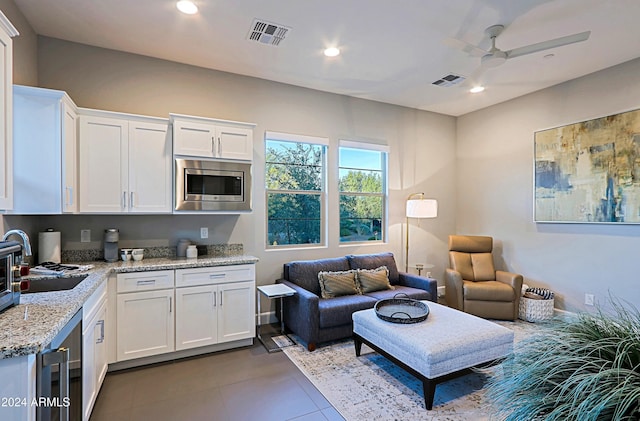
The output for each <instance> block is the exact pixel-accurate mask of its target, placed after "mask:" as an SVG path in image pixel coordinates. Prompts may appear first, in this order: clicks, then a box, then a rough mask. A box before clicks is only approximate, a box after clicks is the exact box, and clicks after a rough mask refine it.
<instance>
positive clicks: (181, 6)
mask: <svg viewBox="0 0 640 421" xmlns="http://www.w3.org/2000/svg"><path fill="white" fill-rule="evenodd" d="M176 7H177V8H178V10H179V11H181V12H182V13H185V14H187V15H195V14H196V13H198V6H196V4H195V3H194V2H192V1H190V0H180V1H179V2H177V3H176Z"/></svg>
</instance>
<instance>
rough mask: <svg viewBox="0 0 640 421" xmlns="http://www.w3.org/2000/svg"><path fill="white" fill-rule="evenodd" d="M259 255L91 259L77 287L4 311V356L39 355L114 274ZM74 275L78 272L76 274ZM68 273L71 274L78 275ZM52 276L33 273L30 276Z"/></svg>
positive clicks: (247, 260)
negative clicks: (111, 260) (89, 265)
mask: <svg viewBox="0 0 640 421" xmlns="http://www.w3.org/2000/svg"><path fill="white" fill-rule="evenodd" d="M257 261H258V258H256V257H253V256H248V255H236V256H226V257H207V256H200V257H198V258H197V259H186V258H175V257H174V258H171V257H170V258H157V259H143V260H141V261H139V262H134V261H129V262H122V261H120V262H117V263H105V262H87V263H85V264H91V265H93V268H92V269H90V270H88V271H86V272H83V273H85V274H87V275H88V276H87V278H86V279H84V280H83V281H82V282H80V283H79V284H78V285H77V286H76V287H75V288H73V289H70V290H66V291H51V292H41V293H35V294H23V295H22V296H21V297H20V304H19V305H17V306H14V307H11V308H9V309H7V310H5V311H3V312H2V313H0V359H3V358H11V357H17V356H22V355H29V354H36V353H38V352H40V351H41V350H42V349H44V347H46V346H47V345H48V344H49V343H50V342H51V341H52V340H53V338H55V336H56V335H57V334H58V332H60V330H62V328H63V327H64V326H65V325H66V324H67V322H69V320H71V318H72V317H73V315H74V314H76V312H78V311H79V310H80V309H82V306H83V305H84V303H85V301H86V300H87V299H88V298H89V297H90V296H91V294H92V293H93V292H94V291H95V290H96V289H97V288H98V287H99V286H100V285H102V283H103V282H106V281H107V279H108V278H109V274H111V273H128V272H144V271H151V270H167V269H187V268H197V267H212V266H228V265H241V264H253V263H256V262H257ZM74 275H77V273H76V274H74ZM74 275H68V276H74ZM29 278H31V279H33V278H50V276H37V275H33V276H29V277H27V278H26V279H29Z"/></svg>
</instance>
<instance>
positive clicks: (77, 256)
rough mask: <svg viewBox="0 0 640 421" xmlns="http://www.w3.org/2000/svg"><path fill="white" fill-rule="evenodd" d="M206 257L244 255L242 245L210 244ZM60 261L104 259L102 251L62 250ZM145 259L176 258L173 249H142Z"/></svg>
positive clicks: (174, 249)
mask: <svg viewBox="0 0 640 421" xmlns="http://www.w3.org/2000/svg"><path fill="white" fill-rule="evenodd" d="M206 247H207V256H212V257H227V256H237V255H240V254H243V253H244V247H243V245H242V244H210V245H207V246H206ZM60 257H61V260H62V262H64V263H72V262H93V261H96V260H103V259H104V250H103V249H84V250H62V252H61V255H60ZM144 257H145V259H153V258H162V257H176V248H175V247H144Z"/></svg>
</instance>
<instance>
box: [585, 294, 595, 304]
mask: <svg viewBox="0 0 640 421" xmlns="http://www.w3.org/2000/svg"><path fill="white" fill-rule="evenodd" d="M594 300H595V297H594V295H593V294H584V304H585V305H587V306H592V305H594Z"/></svg>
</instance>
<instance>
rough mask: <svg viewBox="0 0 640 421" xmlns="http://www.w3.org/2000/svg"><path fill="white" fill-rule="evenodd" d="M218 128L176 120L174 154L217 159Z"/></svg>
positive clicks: (174, 124)
mask: <svg viewBox="0 0 640 421" xmlns="http://www.w3.org/2000/svg"><path fill="white" fill-rule="evenodd" d="M215 137H216V126H214V125H209V124H202V123H194V122H191V121H189V122H187V121H179V120H176V121H174V122H173V145H174V151H173V153H174V154H176V155H190V156H202V157H205V158H213V157H215Z"/></svg>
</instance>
